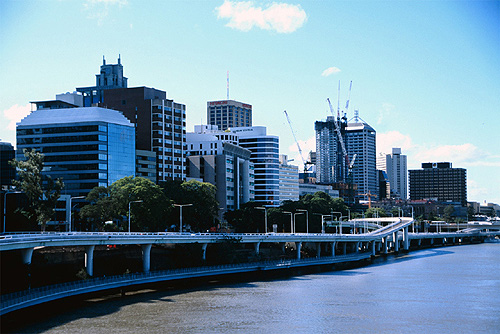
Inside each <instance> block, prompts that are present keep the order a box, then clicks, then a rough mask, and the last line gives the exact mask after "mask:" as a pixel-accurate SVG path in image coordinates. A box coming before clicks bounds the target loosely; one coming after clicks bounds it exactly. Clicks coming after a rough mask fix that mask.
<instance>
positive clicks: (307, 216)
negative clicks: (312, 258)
mask: <svg viewBox="0 0 500 334" xmlns="http://www.w3.org/2000/svg"><path fill="white" fill-rule="evenodd" d="M297 211H304V212H305V213H306V233H309V211H307V210H305V209H297Z"/></svg>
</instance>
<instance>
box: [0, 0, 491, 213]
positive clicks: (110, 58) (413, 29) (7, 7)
mask: <svg viewBox="0 0 500 334" xmlns="http://www.w3.org/2000/svg"><path fill="white" fill-rule="evenodd" d="M118 55H121V62H122V64H123V66H124V75H125V76H126V77H127V78H128V86H129V87H137V86H147V87H154V88H157V89H161V90H164V91H166V92H167V97H168V98H170V99H174V100H175V101H176V102H180V103H183V104H185V105H186V109H187V112H186V114H187V130H188V131H192V130H193V129H194V125H197V124H201V123H203V124H205V123H206V103H207V101H211V100H219V99H226V96H227V73H228V72H229V96H230V99H234V100H237V101H241V102H245V103H249V104H251V105H252V106H253V125H263V126H266V127H267V131H268V134H272V135H278V136H279V137H280V151H281V153H283V154H288V155H289V158H291V159H294V162H292V163H295V164H297V165H298V166H299V168H300V169H302V168H303V166H302V162H301V161H302V160H301V158H300V156H299V154H298V149H297V145H296V144H295V141H294V138H293V135H292V131H291V129H290V127H289V125H288V123H287V120H286V117H285V115H284V112H283V111H284V110H286V111H287V113H288V114H289V117H290V119H291V122H292V128H293V131H294V132H295V135H296V137H297V139H298V142H299V145H300V147H301V149H302V151H303V153H304V158H307V153H308V152H309V151H311V150H312V151H315V139H314V136H315V133H314V122H315V121H318V120H325V119H326V117H327V116H328V115H329V114H330V111H329V107H328V103H327V101H326V99H327V98H330V100H331V101H332V105H333V106H334V108H335V109H336V107H337V103H338V102H340V105H341V107H344V106H345V103H346V101H347V99H348V95H349V94H348V92H349V83H350V82H351V81H352V91H351V96H350V104H349V109H348V111H347V112H348V115H347V116H348V118H349V119H351V118H353V116H354V110H358V111H359V116H360V117H361V119H363V120H364V121H365V122H367V123H368V124H370V125H371V126H372V127H373V128H374V129H375V130H376V131H377V153H381V152H383V153H391V151H392V148H393V147H400V148H401V149H402V153H403V154H405V155H407V156H408V168H409V169H418V168H420V167H421V163H423V162H441V161H448V162H451V163H452V164H453V167H455V168H466V169H467V192H468V200H469V201H476V202H481V203H482V202H484V201H486V202H488V203H498V204H500V148H499V145H500V1H465V0H460V1H455V0H448V1H432V0H427V1H413V0H406V1H397V0H391V1H377V0H373V1H368V0H366V1H356V0H352V1H347V0H343V1H334V0H332V1H320V0H314V1H313V0H310V1H291V0H284V2H278V1H277V2H271V1H224V0H218V1H201V0H200V1H160V0H158V1H155V0H150V1H139V0H81V1H77V0H42V1H24V0H15V1H13V0H3V1H0V75H1V77H0V140H2V141H7V142H11V143H12V144H14V145H15V124H16V122H19V121H20V120H21V119H22V118H23V117H24V116H26V115H27V114H28V113H29V112H30V110H31V109H30V103H29V102H30V101H40V100H50V99H54V98H55V95H56V94H59V93H65V92H71V91H74V90H75V88H76V87H85V86H92V85H95V75H96V74H98V73H99V69H100V65H101V64H102V57H103V56H105V57H106V61H107V63H108V64H115V63H116V62H117V58H118ZM339 82H340V87H341V88H340V94H339V93H338V85H339ZM339 95H340V99H339V98H338V96H339ZM339 100H340V101H339Z"/></svg>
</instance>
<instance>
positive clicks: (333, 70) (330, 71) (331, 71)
mask: <svg viewBox="0 0 500 334" xmlns="http://www.w3.org/2000/svg"><path fill="white" fill-rule="evenodd" d="M339 72H340V68H338V67H328V68H327V69H326V70H324V71H323V73H321V76H323V77H327V76H329V75H332V74H337V73H339Z"/></svg>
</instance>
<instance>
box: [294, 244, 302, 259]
mask: <svg viewBox="0 0 500 334" xmlns="http://www.w3.org/2000/svg"><path fill="white" fill-rule="evenodd" d="M295 245H296V246H297V260H300V249H301V248H302V242H296V243H295Z"/></svg>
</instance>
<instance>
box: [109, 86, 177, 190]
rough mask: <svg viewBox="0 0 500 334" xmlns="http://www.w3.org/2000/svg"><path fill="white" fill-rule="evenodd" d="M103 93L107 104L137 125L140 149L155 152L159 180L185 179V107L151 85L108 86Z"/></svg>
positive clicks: (137, 141) (137, 140) (136, 138)
mask: <svg viewBox="0 0 500 334" xmlns="http://www.w3.org/2000/svg"><path fill="white" fill-rule="evenodd" d="M102 96H103V98H102V105H103V106H104V107H106V108H112V109H116V110H119V111H121V112H123V114H124V115H125V117H127V118H128V119H129V120H130V122H132V123H134V124H135V126H136V137H135V140H136V147H137V149H138V150H143V151H151V152H154V153H155V154H156V164H157V167H156V170H157V174H156V179H157V181H166V180H184V179H185V178H186V159H185V150H186V106H185V105H184V104H181V103H177V102H175V101H174V100H171V99H167V93H166V92H164V91H162V90H158V89H154V88H148V87H134V88H117V89H108V90H105V91H103V95H102ZM143 153H144V152H143Z"/></svg>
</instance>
